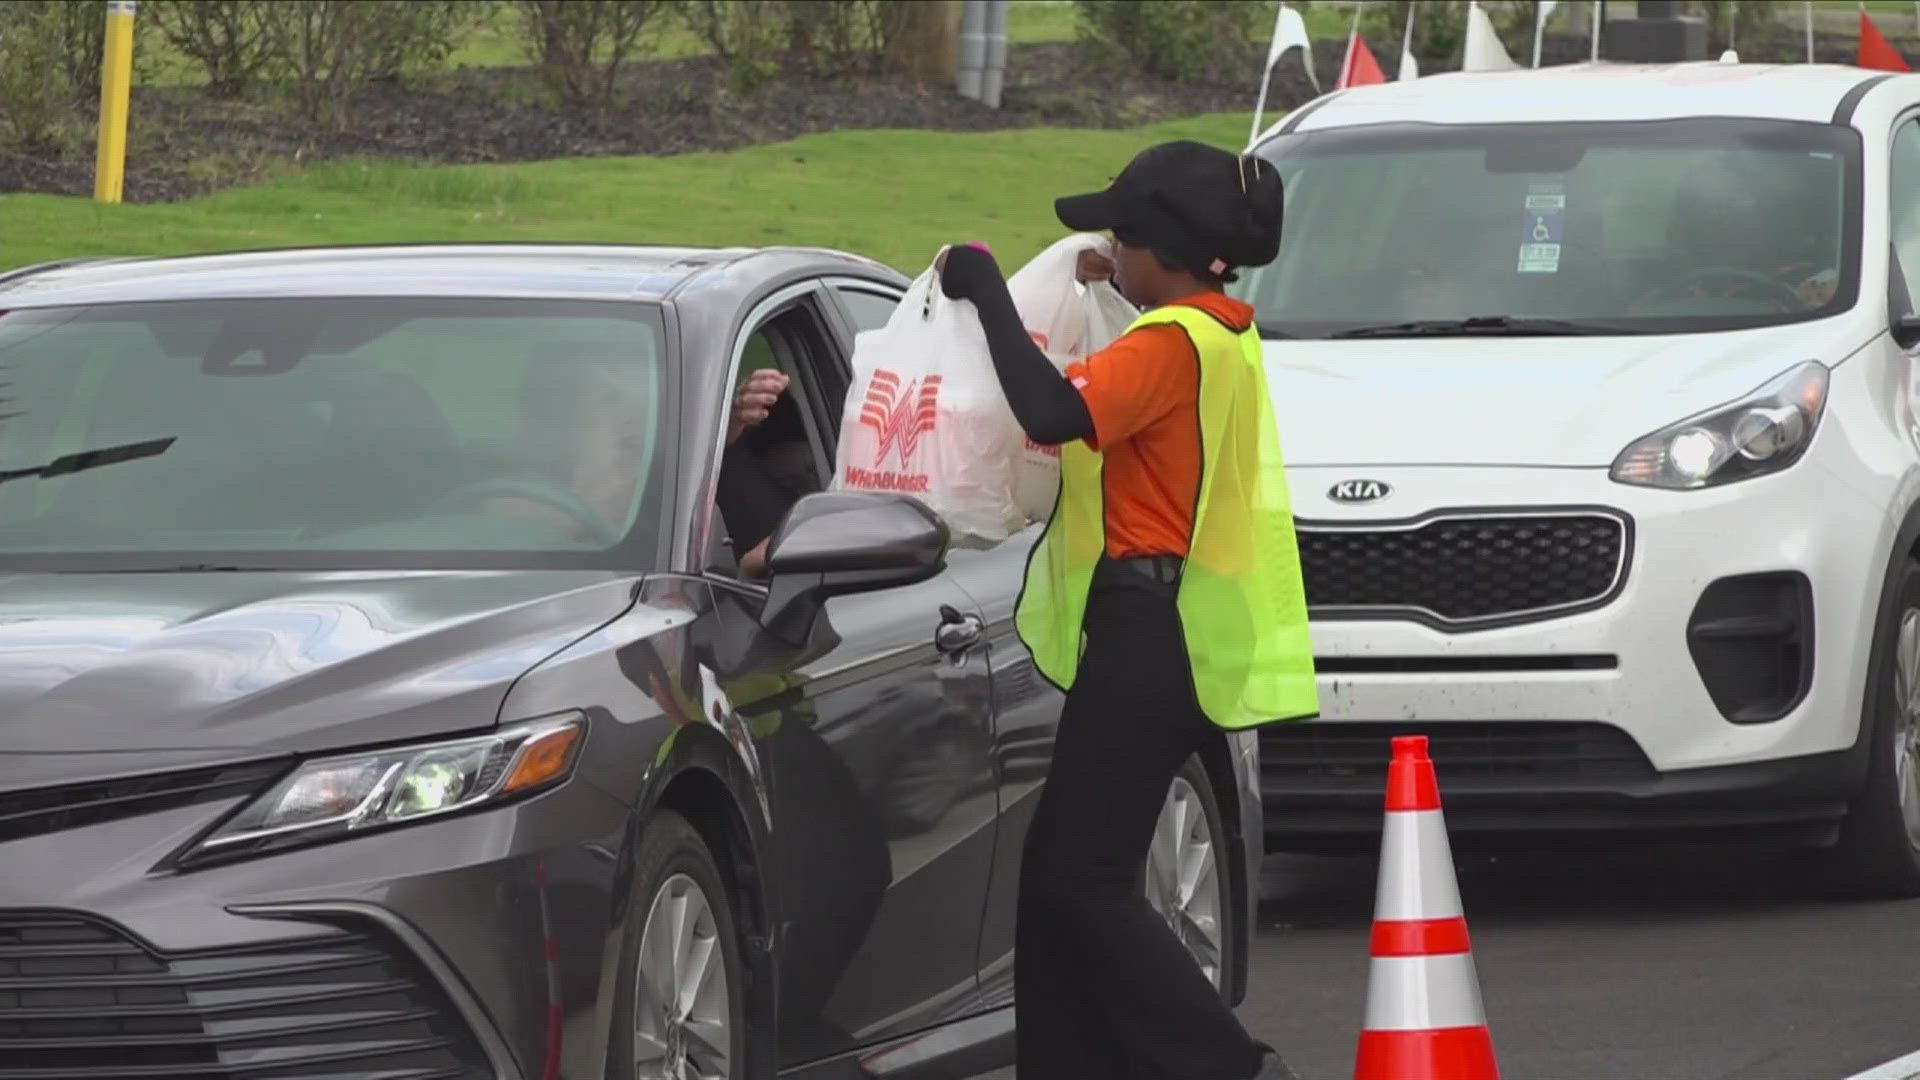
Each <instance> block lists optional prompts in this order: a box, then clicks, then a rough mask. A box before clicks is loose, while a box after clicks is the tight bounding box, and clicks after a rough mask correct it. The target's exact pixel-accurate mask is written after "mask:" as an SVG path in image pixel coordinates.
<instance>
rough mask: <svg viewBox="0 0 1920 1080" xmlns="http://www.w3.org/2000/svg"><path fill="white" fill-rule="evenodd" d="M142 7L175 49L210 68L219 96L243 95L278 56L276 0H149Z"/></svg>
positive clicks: (212, 89)
mask: <svg viewBox="0 0 1920 1080" xmlns="http://www.w3.org/2000/svg"><path fill="white" fill-rule="evenodd" d="M142 11H143V13H145V14H148V15H150V17H151V18H152V21H153V26H154V28H155V30H156V31H158V33H159V34H160V35H161V36H162V37H164V38H165V39H166V40H167V43H168V44H169V45H172V46H173V48H174V51H176V52H178V53H179V54H180V55H182V56H184V57H186V58H187V59H189V60H192V61H193V62H194V63H196V64H198V65H200V67H201V69H202V70H204V71H205V72H206V76H207V93H209V94H211V95H212V96H214V97H217V98H236V97H239V96H241V95H242V94H244V93H246V91H247V88H248V87H249V86H251V85H252V84H253V83H254V82H255V81H256V80H257V79H258V78H259V77H260V76H261V75H262V74H264V73H265V72H267V70H268V69H269V67H270V66H271V65H272V64H273V62H274V44H275V42H274V37H273V31H274V20H273V14H272V4H271V3H270V0H157V2H156V0H149V2H148V3H147V5H146V6H145V7H144V8H143V9H142Z"/></svg>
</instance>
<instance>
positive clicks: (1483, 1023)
mask: <svg viewBox="0 0 1920 1080" xmlns="http://www.w3.org/2000/svg"><path fill="white" fill-rule="evenodd" d="M1370 951H1371V953H1372V959H1371V960H1370V961H1369V963H1368V971H1367V1016H1366V1024H1365V1027H1364V1030H1362V1031H1361V1033H1360V1053H1359V1056H1358V1058H1357V1059H1356V1060H1355V1062H1354V1072H1353V1075H1354V1080H1499V1076H1500V1069H1499V1066H1498V1065H1496V1064H1495V1062H1494V1055H1493V1036H1492V1033H1491V1032H1489V1031H1488V1030H1487V1017H1486V1010H1485V1008H1484V1006H1483V1005H1482V1004H1481V1001H1480V981H1479V977H1478V976H1477V975H1476V973H1475V971H1474V967H1473V946H1472V942H1471V940H1470V938H1469V937H1468V934H1467V920H1466V916H1465V915H1464V913H1463V912H1462V908H1461V904H1460V886H1459V882H1458V881H1456V880H1455V879H1454V873H1453V852H1452V849H1451V846H1450V845H1449V844H1448V843H1447V827H1446V822H1445V820H1444V819H1443V818H1442V816H1441V811H1440V787H1439V783H1438V781H1437V779H1436V777H1435V775H1434V770H1433V762H1432V760H1430V759H1429V758H1428V757H1427V740H1426V737H1425V736H1423V735H1410V736H1404V737H1401V738H1397V739H1394V740H1393V762H1392V764H1391V765H1390V766H1389V768H1388V772H1387V820H1386V829H1385V830H1384V832H1383V833H1382V835H1381V839H1380V881H1379V886H1378V889H1377V891H1376V894H1375V897H1374V922H1373V940H1372V948H1371V950H1370Z"/></svg>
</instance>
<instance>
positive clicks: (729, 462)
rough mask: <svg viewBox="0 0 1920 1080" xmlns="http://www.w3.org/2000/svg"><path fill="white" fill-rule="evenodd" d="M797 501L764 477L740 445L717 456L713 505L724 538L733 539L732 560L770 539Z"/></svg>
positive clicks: (784, 489)
mask: <svg viewBox="0 0 1920 1080" xmlns="http://www.w3.org/2000/svg"><path fill="white" fill-rule="evenodd" d="M797 501H798V500H797V499H796V498H795V497H794V495H793V493H792V492H790V491H788V490H787V489H786V488H783V487H781V486H780V485H779V484H777V483H775V482H774V480H773V478H772V477H770V476H768V475H767V472H766V470H765V469H763V468H761V466H760V459H759V458H757V457H755V456H754V455H753V451H751V450H748V449H747V448H746V447H744V446H742V445H741V444H740V443H738V442H736V443H734V444H733V445H732V446H729V447H727V449H726V452H725V453H724V454H722V455H721V456H720V478H719V481H718V482H717V483H716V484H715V485H714V502H715V503H716V504H717V505H718V506H719V508H720V520H721V521H722V522H723V523H725V525H726V526H727V535H728V536H730V537H732V538H733V553H734V557H735V558H739V557H741V556H744V555H746V553H747V552H749V551H752V550H753V549H754V548H757V547H759V546H760V542H761V541H762V540H765V539H766V538H767V537H769V536H772V535H773V531H774V530H775V529H777V528H779V527H780V521H781V519H782V518H785V517H786V516H787V511H788V510H791V509H792V508H793V504H794V503H795V502H797Z"/></svg>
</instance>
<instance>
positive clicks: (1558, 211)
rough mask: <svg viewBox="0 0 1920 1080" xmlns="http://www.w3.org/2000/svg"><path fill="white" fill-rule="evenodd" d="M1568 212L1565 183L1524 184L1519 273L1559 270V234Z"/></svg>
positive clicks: (1554, 271) (1555, 271) (1545, 272)
mask: <svg viewBox="0 0 1920 1080" xmlns="http://www.w3.org/2000/svg"><path fill="white" fill-rule="evenodd" d="M1566 212H1567V190H1566V185H1564V184H1558V183H1550V184H1529V185H1527V212H1526V214H1525V218H1524V221H1523V222H1522V229H1521V236H1520V265H1519V266H1518V267H1517V270H1518V272H1519V273H1522V274H1553V273H1558V272H1559V270H1560V234H1561V232H1562V230H1563V229H1564V228H1565V219H1566Z"/></svg>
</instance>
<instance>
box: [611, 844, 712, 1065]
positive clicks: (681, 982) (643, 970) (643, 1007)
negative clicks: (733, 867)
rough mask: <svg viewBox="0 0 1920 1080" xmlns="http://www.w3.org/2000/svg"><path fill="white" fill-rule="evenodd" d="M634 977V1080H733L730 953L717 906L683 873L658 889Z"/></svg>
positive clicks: (645, 929) (649, 910)
mask: <svg viewBox="0 0 1920 1080" xmlns="http://www.w3.org/2000/svg"><path fill="white" fill-rule="evenodd" d="M635 978H636V980H637V985H636V987H635V990H636V993H635V995H634V1016H633V1023H634V1039H633V1056H634V1075H635V1076H636V1077H640V1078H642V1080H731V1077H732V1076H733V1061H732V1057H733V1053H732V1047H733V1032H732V1030H730V1029H731V1026H732V1025H731V1021H730V1015H731V1014H730V1012H729V1006H730V999H729V997H728V986H727V963H726V954H725V952H724V951H723V950H722V949H721V946H720V937H719V932H718V924H717V923H716V921H715V919H714V912H713V903H712V901H710V900H709V899H708V897H707V894H706V892H705V891H704V890H702V889H701V888H700V885H699V883H698V882H696V881H694V880H693V878H691V877H689V876H687V875H686V874H675V875H674V876H672V877H670V878H668V879H667V880H666V881H664V882H661V884H660V890H659V891H658V892H656V893H655V894H654V897H653V903H652V904H651V905H650V906H649V907H648V909H647V919H646V923H645V928H644V929H643V930H642V931H641V936H640V957H639V964H638V970H637V971H636V973H635Z"/></svg>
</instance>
